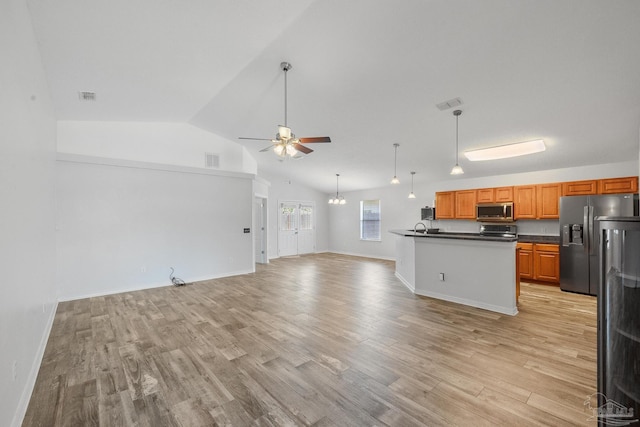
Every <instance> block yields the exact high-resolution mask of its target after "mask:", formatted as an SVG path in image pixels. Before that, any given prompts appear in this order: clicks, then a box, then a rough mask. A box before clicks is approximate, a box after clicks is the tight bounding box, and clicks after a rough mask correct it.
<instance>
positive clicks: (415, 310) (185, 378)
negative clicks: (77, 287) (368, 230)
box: [23, 254, 596, 427]
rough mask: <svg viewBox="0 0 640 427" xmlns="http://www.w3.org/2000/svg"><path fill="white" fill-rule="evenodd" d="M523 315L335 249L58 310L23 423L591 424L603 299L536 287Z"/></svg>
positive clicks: (525, 294)
mask: <svg viewBox="0 0 640 427" xmlns="http://www.w3.org/2000/svg"><path fill="white" fill-rule="evenodd" d="M519 308H520V314H518V315H517V316H514V317H512V316H505V315H500V314H496V313H493V312H489V311H485V310H480V309H476V308H471V307H466V306H463V305H458V304H453V303H448V302H443V301H438V300H434V299H430V298H425V297H419V296H414V295H413V294H411V292H409V291H408V290H407V289H406V288H405V287H404V286H403V285H402V284H401V283H400V281H399V280H398V279H396V278H395V276H394V264H393V262H389V261H382V260H375V259H368V258H359V257H351V256H342V255H336V254H317V255H310V256H303V257H299V258H282V259H277V260H274V261H272V262H271V263H270V264H268V265H258V266H257V272H256V273H255V274H248V275H242V276H236V277H229V278H223V279H217V280H211V281H207V282H199V283H197V284H193V285H189V286H186V287H180V288H176V287H166V288H158V289H151V290H145V291H138V292H128V293H122V294H117V295H110V296H105V297H98V298H90V299H83V300H77V301H71V302H65V303H60V305H59V306H58V312H57V313H56V317H55V321H54V325H53V329H52V331H51V336H50V338H49V342H48V344H47V348H46V351H45V355H44V359H43V362H42V365H41V367H40V372H39V375H38V379H37V382H36V385H35V389H34V392H33V395H32V398H31V401H30V405H29V408H28V411H27V414H26V417H25V420H24V423H23V425H24V426H153V427H157V426H214V425H225V426H227V425H233V426H249V425H256V426H280V425H283V426H289V425H291V426H297V425H314V426H373V425H377V426H380V425H390V426H422V425H427V426H436V425H462V426H465V425H472V426H474V427H475V426H485V425H487V426H488V425H492V426H493V425H508V426H516V425H588V424H589V423H587V418H588V417H589V416H590V415H591V414H589V413H587V412H585V410H584V406H583V402H584V401H585V399H586V398H587V396H588V395H590V394H592V393H593V392H595V389H596V315H595V312H596V301H595V298H592V297H587V296H582V295H575V294H569V293H564V292H561V291H560V290H559V289H558V288H556V287H550V286H543V285H532V284H527V283H523V284H522V289H521V296H520V306H519ZM591 424H593V423H591Z"/></svg>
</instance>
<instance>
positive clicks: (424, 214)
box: [420, 206, 436, 221]
mask: <svg viewBox="0 0 640 427" xmlns="http://www.w3.org/2000/svg"><path fill="white" fill-rule="evenodd" d="M420 219H421V220H422V221H433V220H434V219H436V208H435V207H433V208H432V207H429V206H425V207H424V208H422V209H420Z"/></svg>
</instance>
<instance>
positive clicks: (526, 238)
mask: <svg viewBox="0 0 640 427" xmlns="http://www.w3.org/2000/svg"><path fill="white" fill-rule="evenodd" d="M518 242H520V243H550V244H554V245H558V244H560V236H539V235H536V234H518Z"/></svg>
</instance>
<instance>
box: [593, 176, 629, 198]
mask: <svg viewBox="0 0 640 427" xmlns="http://www.w3.org/2000/svg"><path fill="white" fill-rule="evenodd" d="M637 192H638V177H637V176H629V177H626V178H610V179H601V180H599V181H598V194H617V193H637Z"/></svg>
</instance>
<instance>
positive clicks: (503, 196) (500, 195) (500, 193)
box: [494, 187, 513, 202]
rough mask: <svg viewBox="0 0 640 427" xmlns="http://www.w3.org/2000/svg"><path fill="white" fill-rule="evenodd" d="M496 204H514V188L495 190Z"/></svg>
mask: <svg viewBox="0 0 640 427" xmlns="http://www.w3.org/2000/svg"><path fill="white" fill-rule="evenodd" d="M494 191H495V201H496V202H513V187H498V188H494Z"/></svg>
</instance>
